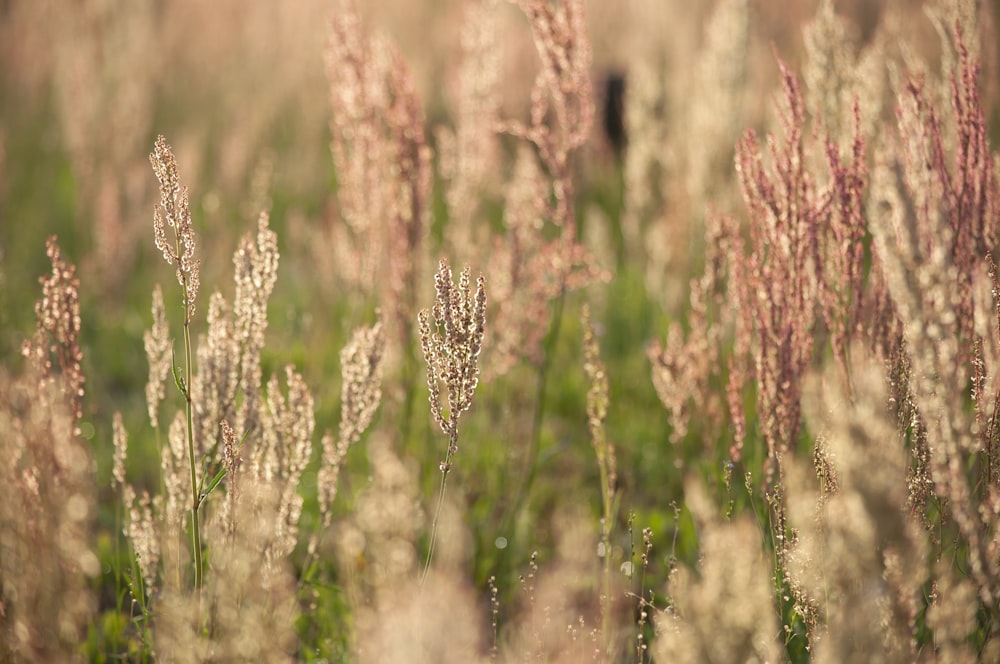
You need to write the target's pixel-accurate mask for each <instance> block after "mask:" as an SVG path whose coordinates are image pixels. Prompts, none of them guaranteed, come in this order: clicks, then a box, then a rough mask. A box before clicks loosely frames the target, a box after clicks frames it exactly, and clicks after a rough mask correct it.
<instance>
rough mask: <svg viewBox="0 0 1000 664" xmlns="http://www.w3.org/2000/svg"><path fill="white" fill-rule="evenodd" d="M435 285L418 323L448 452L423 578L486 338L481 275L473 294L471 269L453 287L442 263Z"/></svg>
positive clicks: (442, 466)
mask: <svg viewBox="0 0 1000 664" xmlns="http://www.w3.org/2000/svg"><path fill="white" fill-rule="evenodd" d="M434 286H435V290H436V292H437V295H436V298H435V301H434V308H433V309H432V310H431V315H430V316H428V313H427V310H426V309H424V310H422V311H421V312H420V314H419V315H418V316H417V322H418V326H419V329H420V347H421V348H422V349H423V353H424V361H425V362H426V363H427V389H428V390H429V391H430V396H429V397H428V400H429V401H430V405H431V415H432V416H433V418H434V422H435V423H436V424H437V425H438V427H439V428H440V429H441V432H442V433H443V434H444V435H445V436H447V437H448V449H447V451H446V453H445V457H444V460H443V461H441V464H440V466H439V468H440V470H441V491H440V494H439V497H438V507H437V510H436V511H435V516H434V522H433V525H432V526H431V541H430V545H429V547H428V552H427V563H426V565H425V567H424V576H426V575H427V570H428V569H430V564H431V559H432V556H433V554H434V537H435V534H436V532H437V520H438V515H439V513H440V511H441V504H442V502H443V501H444V490H445V484H446V482H447V481H448V473H449V472H451V465H452V460H453V458H454V456H455V454H456V453H457V452H458V422H459V418H460V417H461V415H462V413H464V412H465V411H467V410H469V408H471V407H472V396H473V394H474V393H475V391H476V385H477V384H478V383H479V353H480V351H482V348H483V339H484V337H485V334H486V280H485V279H484V278H483V276H482V275H479V277H478V279H476V290H475V293H473V292H472V271H471V269H470V268H469V267H466V268H465V269H464V270H462V275H461V276H460V277H459V280H458V284H457V286H456V284H455V282H454V278H453V276H452V272H451V268H450V267H449V266H448V263H447V262H445V261H444V260H442V261H441V263H440V265H439V266H438V271H437V274H435V275H434ZM442 384H443V385H444V388H445V392H446V400H445V401H442V399H441V385H442Z"/></svg>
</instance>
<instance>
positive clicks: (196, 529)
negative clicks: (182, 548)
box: [184, 282, 202, 589]
mask: <svg viewBox="0 0 1000 664" xmlns="http://www.w3.org/2000/svg"><path fill="white" fill-rule="evenodd" d="M190 311H191V305H190V303H189V301H188V288H187V283H186V282H185V283H184V414H185V417H186V420H187V444H188V462H189V465H190V467H191V552H192V554H193V555H194V587H195V588H196V589H200V588H201V583H202V578H201V574H202V560H201V524H200V522H199V519H198V508H199V507H200V502H201V501H200V500H199V499H198V498H199V496H198V473H197V469H196V468H197V464H196V462H195V457H194V401H193V400H192V397H191V365H192V364H193V363H192V357H191V314H190Z"/></svg>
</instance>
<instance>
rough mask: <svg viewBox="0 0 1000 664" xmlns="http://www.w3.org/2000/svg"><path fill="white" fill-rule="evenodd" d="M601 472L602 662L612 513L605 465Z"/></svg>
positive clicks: (607, 647)
mask: <svg viewBox="0 0 1000 664" xmlns="http://www.w3.org/2000/svg"><path fill="white" fill-rule="evenodd" d="M598 466H599V467H600V471H601V502H602V503H603V508H604V518H602V519H601V545H602V546H603V548H604V561H603V562H604V569H603V578H602V580H601V586H602V588H601V641H602V645H603V646H604V657H603V660H602V661H605V662H610V661H611V528H612V522H613V517H612V512H613V511H614V497H613V496H612V493H613V490H612V489H611V487H610V486H608V469H607V467H606V466H607V464H606V463H600V464H598Z"/></svg>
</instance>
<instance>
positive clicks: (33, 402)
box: [0, 237, 101, 661]
mask: <svg viewBox="0 0 1000 664" xmlns="http://www.w3.org/2000/svg"><path fill="white" fill-rule="evenodd" d="M47 253H48V256H49V258H50V260H51V262H52V271H51V274H50V275H48V276H47V277H44V278H42V279H41V284H42V296H41V298H40V299H39V300H38V301H37V302H36V304H35V318H36V329H35V333H34V335H33V336H32V338H31V340H30V341H28V342H26V343H25V344H24V347H23V352H24V356H25V358H26V359H27V363H26V365H25V367H24V369H23V370H22V372H21V373H20V375H11V374H9V373H7V372H6V371H4V372H3V373H2V374H0V429H2V430H3V432H4V434H3V436H0V439H2V442H0V450H2V453H3V455H4V459H5V462H4V463H3V464H2V467H3V468H2V470H0V487H2V488H0V658H2V659H4V660H9V661H82V652H81V648H80V643H81V642H82V641H83V639H84V638H85V635H86V630H87V627H88V625H89V624H90V623H91V621H92V620H93V619H94V616H95V614H96V609H97V605H96V601H95V597H94V596H93V594H92V593H91V591H90V584H91V580H92V579H94V578H95V577H97V576H98V575H99V574H100V568H101V563H100V561H99V560H98V558H97V555H96V554H95V552H94V550H93V548H92V547H93V544H92V540H91V530H92V528H93V525H94V521H95V519H96V517H97V508H96V490H95V486H94V482H93V479H92V476H93V469H94V460H93V457H92V455H91V452H90V449H89V447H88V446H87V444H86V441H85V440H84V439H83V438H82V436H81V429H80V419H81V417H82V410H81V403H82V399H83V396H84V393H83V385H84V376H83V372H82V368H81V361H82V359H83V354H82V351H81V349H80V339H79V335H80V322H81V320H80V300H79V297H80V295H79V289H80V284H79V281H78V279H77V278H76V276H75V275H76V266H74V265H73V264H71V263H67V262H66V261H65V260H64V259H63V257H62V252H61V251H60V249H59V245H58V244H56V239H55V237H52V238H50V239H49V241H48V243H47Z"/></svg>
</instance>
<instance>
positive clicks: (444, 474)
mask: <svg viewBox="0 0 1000 664" xmlns="http://www.w3.org/2000/svg"><path fill="white" fill-rule="evenodd" d="M447 460H448V461H451V452H449V453H448V456H447ZM446 463H447V461H446ZM447 482H448V470H447V468H444V469H442V471H441V489H440V491H438V501H437V507H436V508H435V509H434V520H433V521H432V522H431V541H430V543H429V544H428V545H427V560H425V561H424V571H423V573H421V575H420V585H424V581H426V580H427V573H428V572H430V569H431V559H433V558H434V542H435V541H436V540H437V524H438V520H439V519H440V517H441V507H442V506H443V505H444V490H445V486H446V484H447Z"/></svg>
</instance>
